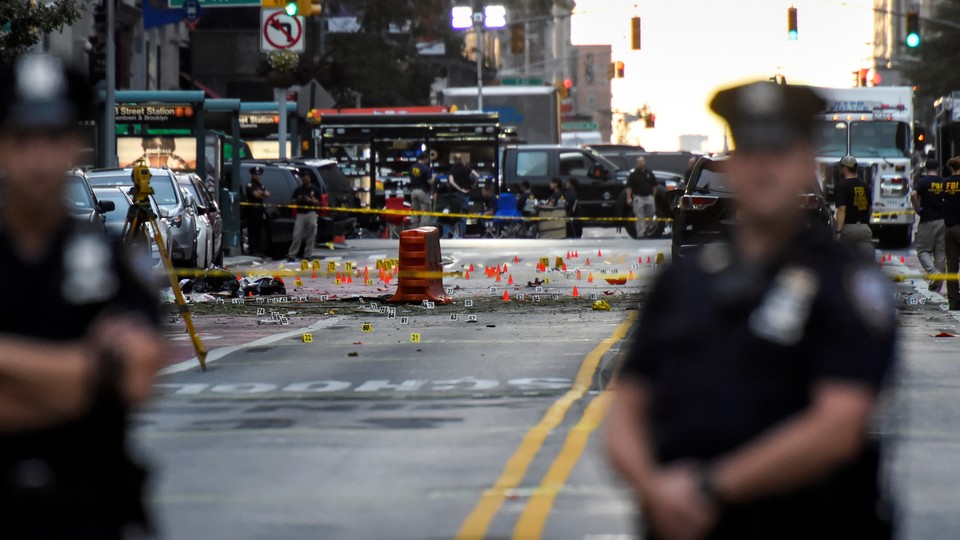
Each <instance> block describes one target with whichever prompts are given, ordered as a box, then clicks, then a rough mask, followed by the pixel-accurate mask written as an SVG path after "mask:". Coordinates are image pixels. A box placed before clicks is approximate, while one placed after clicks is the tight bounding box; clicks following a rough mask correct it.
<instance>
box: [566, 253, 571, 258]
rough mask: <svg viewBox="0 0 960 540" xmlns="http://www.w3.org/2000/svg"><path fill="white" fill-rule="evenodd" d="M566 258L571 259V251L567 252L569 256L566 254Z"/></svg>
mask: <svg viewBox="0 0 960 540" xmlns="http://www.w3.org/2000/svg"><path fill="white" fill-rule="evenodd" d="M566 258H567V259H569V258H571V257H570V252H569V251H568V252H567V256H566Z"/></svg>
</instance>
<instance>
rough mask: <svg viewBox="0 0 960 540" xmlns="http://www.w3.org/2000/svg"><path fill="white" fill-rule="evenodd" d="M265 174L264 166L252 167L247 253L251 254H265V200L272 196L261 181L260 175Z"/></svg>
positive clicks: (248, 183)
mask: <svg viewBox="0 0 960 540" xmlns="http://www.w3.org/2000/svg"><path fill="white" fill-rule="evenodd" d="M261 175H263V167H261V166H259V165H255V166H253V167H250V181H249V182H247V189H246V190H245V193H246V195H247V200H246V202H247V203H249V205H248V206H247V253H249V254H250V255H263V254H264V247H265V246H263V245H262V242H263V222H264V219H263V212H264V206H263V202H264V200H266V199H267V197H269V196H270V192H269V191H267V188H265V187H263V184H262V183H261V182H260V176H261Z"/></svg>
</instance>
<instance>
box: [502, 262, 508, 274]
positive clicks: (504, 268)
mask: <svg viewBox="0 0 960 540" xmlns="http://www.w3.org/2000/svg"><path fill="white" fill-rule="evenodd" d="M507 271H508V270H507V263H503V270H501V272H503V273H507Z"/></svg>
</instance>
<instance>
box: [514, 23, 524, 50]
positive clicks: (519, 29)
mask: <svg viewBox="0 0 960 540" xmlns="http://www.w3.org/2000/svg"><path fill="white" fill-rule="evenodd" d="M526 46H527V38H526V35H525V33H524V27H523V23H516V24H511V25H510V52H511V53H513V54H523V51H524V49H525V48H526Z"/></svg>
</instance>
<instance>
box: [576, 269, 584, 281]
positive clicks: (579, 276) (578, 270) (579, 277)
mask: <svg viewBox="0 0 960 540" xmlns="http://www.w3.org/2000/svg"><path fill="white" fill-rule="evenodd" d="M577 279H583V276H582V275H580V269H579V268H577Z"/></svg>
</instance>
